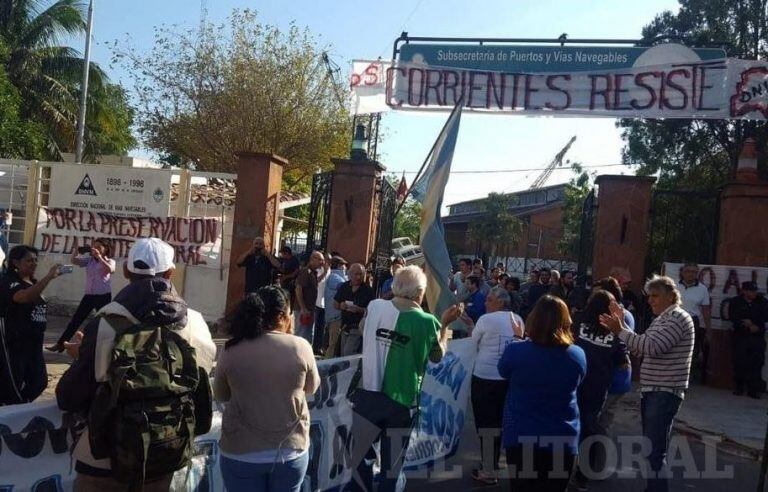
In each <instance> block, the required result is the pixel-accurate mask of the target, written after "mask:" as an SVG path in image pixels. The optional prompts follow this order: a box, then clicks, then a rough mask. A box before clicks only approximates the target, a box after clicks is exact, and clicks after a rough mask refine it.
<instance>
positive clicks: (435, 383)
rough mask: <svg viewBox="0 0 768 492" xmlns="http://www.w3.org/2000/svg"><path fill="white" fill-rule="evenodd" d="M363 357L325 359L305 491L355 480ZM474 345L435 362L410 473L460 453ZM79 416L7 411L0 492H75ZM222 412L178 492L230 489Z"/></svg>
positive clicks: (199, 442)
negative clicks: (356, 404) (73, 453)
mask: <svg viewBox="0 0 768 492" xmlns="http://www.w3.org/2000/svg"><path fill="white" fill-rule="evenodd" d="M361 362H362V358H361V357H360V356H359V355H358V356H353V357H344V358H338V359H330V360H321V361H318V364H317V365H318V369H319V371H320V378H321V383H320V388H319V389H318V390H317V392H316V393H315V394H314V395H313V396H312V397H310V398H309V399H308V403H309V408H310V416H311V417H310V419H311V423H310V431H309V433H310V449H309V453H310V456H309V458H310V460H309V466H308V468H307V474H306V477H305V479H304V484H303V486H302V490H304V491H311V492H316V491H326V490H339V488H340V487H341V486H342V485H343V484H345V483H347V482H348V481H349V480H350V478H351V476H352V470H351V466H352V465H351V464H350V463H349V451H350V446H351V437H352V407H351V405H350V401H349V396H350V395H351V393H352V392H353V390H354V389H355V384H356V378H355V374H356V373H357V371H358V369H359V366H360V364H361ZM473 363H474V345H473V344H472V343H471V340H459V341H452V342H450V344H449V351H448V353H447V354H446V356H445V357H444V359H443V361H442V362H441V363H440V364H430V367H429V369H428V372H427V375H426V377H425V379H424V385H423V388H422V393H421V396H420V403H421V407H422V412H421V416H420V418H419V423H418V426H417V427H416V428H414V430H413V432H412V434H411V443H410V445H409V448H408V451H407V454H406V466H407V467H410V468H415V467H424V466H427V467H428V466H431V465H432V464H434V463H435V461H436V460H439V459H442V458H446V457H448V456H450V455H451V454H453V453H455V452H456V449H457V448H458V444H459V437H460V435H461V430H462V427H463V425H464V421H465V415H466V405H467V401H468V399H469V391H470V386H471V375H472V366H473ZM76 423H77V419H76V418H75V417H74V416H73V415H72V414H68V413H62V412H61V411H59V410H58V408H57V407H56V403H55V402H53V401H50V400H49V401H44V402H35V403H28V404H25V405H14V406H7V407H0V492H10V491H11V490H13V492H27V491H31V492H38V491H39V492H43V491H45V492H49V491H61V492H64V491H70V490H72V483H73V481H74V478H75V472H74V470H73V469H72V467H71V462H70V455H69V450H70V448H71V447H72V444H73V439H74V435H75V433H74V430H73V427H74V426H75V424H76ZM220 433H221V407H220V406H219V405H217V404H214V415H213V425H212V427H211V431H210V432H209V433H208V434H205V435H203V436H200V437H198V438H197V439H196V440H195V451H194V458H193V461H192V465H191V466H190V467H189V469H185V470H181V471H179V472H177V473H176V475H175V476H174V484H173V490H177V491H178V490H185V491H188V492H203V491H204V492H208V491H220V490H223V482H222V479H221V473H220V470H219V457H220V452H219V436H220Z"/></svg>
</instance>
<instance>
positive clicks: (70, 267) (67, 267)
mask: <svg viewBox="0 0 768 492" xmlns="http://www.w3.org/2000/svg"><path fill="white" fill-rule="evenodd" d="M74 270H75V267H74V265H60V266H59V275H61V274H64V273H72V272H73V271H74Z"/></svg>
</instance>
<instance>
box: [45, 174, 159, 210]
mask: <svg viewBox="0 0 768 492" xmlns="http://www.w3.org/2000/svg"><path fill="white" fill-rule="evenodd" d="M170 190H171V171H170V170H166V169H145V168H133V167H126V166H107V165H101V164H98V165H90V164H59V163H57V164H56V165H52V166H51V191H50V194H49V197H48V206H49V207H57V208H72V209H76V210H89V211H92V212H103V213H108V214H113V215H126V216H153V217H166V216H167V215H168V206H169V204H170Z"/></svg>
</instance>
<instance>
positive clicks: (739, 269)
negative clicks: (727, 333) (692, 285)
mask: <svg viewBox="0 0 768 492" xmlns="http://www.w3.org/2000/svg"><path fill="white" fill-rule="evenodd" d="M682 269H683V264H682V263H664V265H663V266H662V273H664V275H668V276H669V277H672V278H673V279H675V280H677V281H680V279H681V278H682V277H681V275H680V272H681V270H682ZM748 281H751V282H755V283H756V284H757V288H758V290H759V291H760V292H762V293H764V294H765V293H766V292H768V268H761V267H745V266H729V265H699V282H701V283H702V284H704V285H705V286H706V287H707V289H708V290H709V297H710V303H711V306H712V328H713V329H715V330H732V329H733V326H732V325H731V322H730V321H728V320H726V319H723V315H726V314H727V313H726V308H727V303H726V302H725V301H726V300H727V299H729V298H731V297H736V296H738V295H739V291H740V289H741V283H742V282H748Z"/></svg>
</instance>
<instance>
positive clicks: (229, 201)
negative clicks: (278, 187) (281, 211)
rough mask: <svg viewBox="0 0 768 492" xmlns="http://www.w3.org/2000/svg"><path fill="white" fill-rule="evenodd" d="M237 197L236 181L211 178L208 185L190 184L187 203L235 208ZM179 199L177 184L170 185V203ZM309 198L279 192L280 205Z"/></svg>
mask: <svg viewBox="0 0 768 492" xmlns="http://www.w3.org/2000/svg"><path fill="white" fill-rule="evenodd" d="M236 195H237V180H232V181H230V180H223V179H218V178H211V179H209V180H208V184H194V183H193V184H192V186H191V191H190V197H189V202H190V203H207V204H211V205H222V204H223V205H226V206H227V207H234V206H235V196H236ZM178 197H179V184H178V183H173V184H172V185H171V201H172V202H173V201H175V200H177V199H178ZM306 198H309V195H308V194H306V193H298V192H295V191H287V190H283V191H281V192H280V203H285V202H292V201H297V200H303V199H306Z"/></svg>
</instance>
